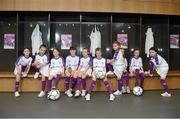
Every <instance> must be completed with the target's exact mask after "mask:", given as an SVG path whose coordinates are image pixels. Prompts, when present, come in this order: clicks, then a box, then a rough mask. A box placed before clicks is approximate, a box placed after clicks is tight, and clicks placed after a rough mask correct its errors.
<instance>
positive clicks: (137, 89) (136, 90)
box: [133, 86, 143, 96]
mask: <svg viewBox="0 0 180 119" xmlns="http://www.w3.org/2000/svg"><path fill="white" fill-rule="evenodd" d="M142 93H143V89H142V88H141V87H140V86H136V87H134V88H133V94H134V95H136V96H140V95H142Z"/></svg>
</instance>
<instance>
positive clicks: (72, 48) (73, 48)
mask: <svg viewBox="0 0 180 119" xmlns="http://www.w3.org/2000/svg"><path fill="white" fill-rule="evenodd" d="M69 50H76V51H77V49H76V48H75V47H70V49H69Z"/></svg>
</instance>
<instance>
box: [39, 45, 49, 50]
mask: <svg viewBox="0 0 180 119" xmlns="http://www.w3.org/2000/svg"><path fill="white" fill-rule="evenodd" d="M42 47H43V48H46V49H47V46H46V45H45V44H42V45H40V47H39V49H41V48H42Z"/></svg>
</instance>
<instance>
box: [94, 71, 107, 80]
mask: <svg viewBox="0 0 180 119" xmlns="http://www.w3.org/2000/svg"><path fill="white" fill-rule="evenodd" d="M95 76H96V78H97V79H104V78H105V76H106V72H105V71H97V72H96V74H95Z"/></svg>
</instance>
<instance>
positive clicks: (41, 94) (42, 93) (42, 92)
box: [38, 91, 46, 97]
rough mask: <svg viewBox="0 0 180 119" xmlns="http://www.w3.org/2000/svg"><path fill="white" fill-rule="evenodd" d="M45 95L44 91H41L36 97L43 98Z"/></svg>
mask: <svg viewBox="0 0 180 119" xmlns="http://www.w3.org/2000/svg"><path fill="white" fill-rule="evenodd" d="M45 95H46V93H45V92H44V91H41V92H40V93H39V95H38V97H43V96H45Z"/></svg>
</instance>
